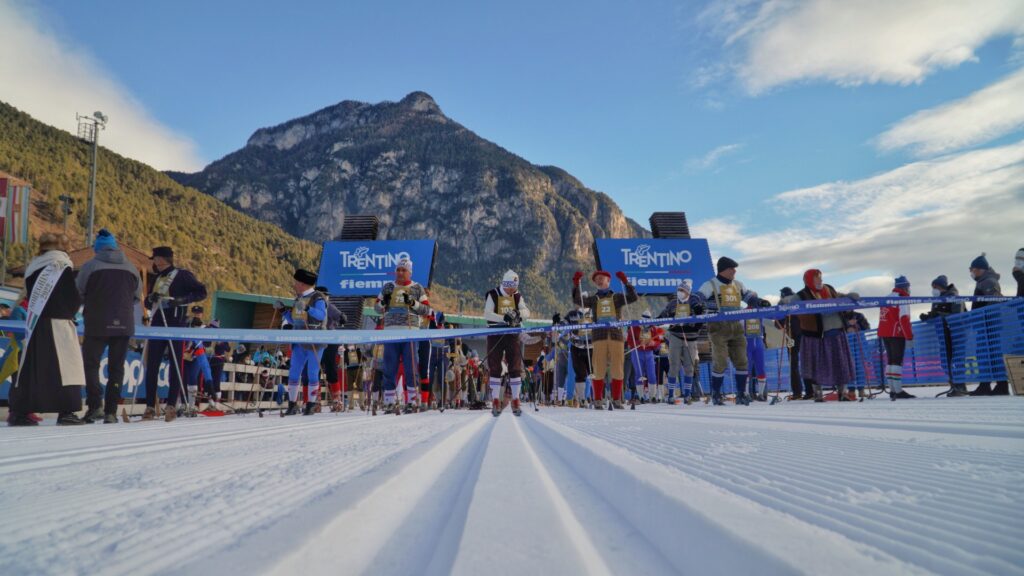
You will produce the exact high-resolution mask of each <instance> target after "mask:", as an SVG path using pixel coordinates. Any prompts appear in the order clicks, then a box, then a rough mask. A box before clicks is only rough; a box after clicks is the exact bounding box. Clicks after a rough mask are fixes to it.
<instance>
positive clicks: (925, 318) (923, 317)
mask: <svg viewBox="0 0 1024 576" xmlns="http://www.w3.org/2000/svg"><path fill="white" fill-rule="evenodd" d="M920 318H921V321H922V322H923V321H925V320H928V318H929V316H928V315H927V314H921V316H920Z"/></svg>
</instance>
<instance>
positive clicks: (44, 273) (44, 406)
mask: <svg viewBox="0 0 1024 576" xmlns="http://www.w3.org/2000/svg"><path fill="white" fill-rule="evenodd" d="M67 248H68V238H67V236H65V235H63V234H49V233H48V234H43V236H42V238H40V239H39V256H36V257H35V258H34V259H33V260H32V261H31V262H29V264H28V267H27V268H26V269H25V291H26V293H27V294H28V295H29V302H28V319H27V321H26V326H27V330H28V331H27V333H26V336H25V346H24V349H23V351H22V360H21V371H20V374H19V377H18V381H17V384H16V386H15V387H14V388H12V390H11V394H10V401H11V412H12V413H13V414H14V417H13V418H12V419H11V425H13V426H31V425H33V424H34V423H35V422H34V421H33V420H32V419H31V418H29V413H31V412H38V413H43V412H56V413H57V424H58V425H69V424H84V423H85V422H84V421H83V420H82V419H81V418H79V417H78V416H77V415H76V414H75V412H78V411H80V410H81V409H82V387H83V386H85V369H84V367H83V365H82V350H81V348H80V347H79V343H78V334H77V332H76V331H75V321H74V318H75V313H77V312H78V309H79V307H80V306H81V305H82V298H81V296H80V295H79V293H78V289H77V288H75V276H74V271H73V270H72V267H71V259H70V258H69V257H68V255H67Z"/></svg>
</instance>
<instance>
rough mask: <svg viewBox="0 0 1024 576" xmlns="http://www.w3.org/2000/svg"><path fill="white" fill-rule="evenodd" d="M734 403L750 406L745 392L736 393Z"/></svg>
mask: <svg viewBox="0 0 1024 576" xmlns="http://www.w3.org/2000/svg"><path fill="white" fill-rule="evenodd" d="M736 405H737V406H750V398H747V395H746V394H739V393H737V394H736Z"/></svg>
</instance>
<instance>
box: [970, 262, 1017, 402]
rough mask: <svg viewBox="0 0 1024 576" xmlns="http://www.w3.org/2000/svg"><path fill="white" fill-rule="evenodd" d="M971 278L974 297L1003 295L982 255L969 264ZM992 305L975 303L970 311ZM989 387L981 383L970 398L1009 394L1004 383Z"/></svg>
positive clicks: (993, 272) (996, 279)
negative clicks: (972, 279) (973, 282)
mask: <svg viewBox="0 0 1024 576" xmlns="http://www.w3.org/2000/svg"><path fill="white" fill-rule="evenodd" d="M971 278H974V281H975V282H976V284H975V285H974V295H975V296H1002V295H1003V289H1002V288H1001V287H1000V286H999V273H998V272H996V271H995V270H993V269H992V267H991V266H989V265H988V259H986V258H985V254H984V253H982V254H981V256H978V257H977V258H975V259H974V261H972V262H971ZM992 304H993V302H975V303H974V304H973V305H971V310H979V309H981V308H984V307H985V306H990V305H992ZM991 386H992V383H991V382H981V383H979V384H978V387H977V388H975V389H974V391H973V392H971V396H1006V395H1008V394H1009V393H1010V387H1009V384H1008V383H1007V382H1006V381H1001V382H996V387H995V388H992V387H991Z"/></svg>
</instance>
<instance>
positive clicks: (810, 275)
mask: <svg viewBox="0 0 1024 576" xmlns="http://www.w3.org/2000/svg"><path fill="white" fill-rule="evenodd" d="M820 277H821V270H817V269H814V268H811V269H810V270H808V271H807V272H804V286H806V287H807V289H808V290H810V292H811V294H814V296H815V298H822V299H827V298H830V297H831V294H829V293H828V288H825V284H824V283H822V285H821V290H818V289H817V287H815V285H814V281H815V280H817V279H818V278H820Z"/></svg>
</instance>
